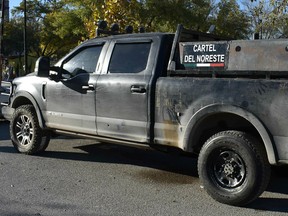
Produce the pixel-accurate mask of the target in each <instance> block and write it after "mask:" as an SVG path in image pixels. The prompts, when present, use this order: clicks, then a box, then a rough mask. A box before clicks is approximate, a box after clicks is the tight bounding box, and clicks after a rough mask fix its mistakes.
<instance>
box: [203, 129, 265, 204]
mask: <svg viewBox="0 0 288 216" xmlns="http://www.w3.org/2000/svg"><path fill="white" fill-rule="evenodd" d="M198 172H199V177H200V180H201V183H202V184H203V186H204V188H205V190H206V191H207V192H208V194H209V195H210V196H211V197H212V198H214V199H215V200H217V201H219V202H221V203H225V204H229V205H236V206H242V205H245V204H247V203H249V202H251V201H253V200H254V199H256V198H257V197H258V196H260V194H261V193H262V192H263V191H264V190H265V189H266V187H267V185H268V183H269V177H270V165H269V163H268V159H267V156H266V152H265V149H264V147H263V146H262V145H261V143H259V142H258V141H257V140H256V139H254V138H253V137H251V136H250V135H248V134H246V133H244V132H239V131H224V132H220V133H217V134H215V135H214V136H212V137H211V138H210V139H208V140H207V142H206V143H205V144H204V146H203V147H202V149H201V152H200V155H199V158H198Z"/></svg>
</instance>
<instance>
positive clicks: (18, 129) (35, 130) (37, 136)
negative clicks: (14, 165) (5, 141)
mask: <svg viewBox="0 0 288 216" xmlns="http://www.w3.org/2000/svg"><path fill="white" fill-rule="evenodd" d="M10 136H11V140H12V143H13V145H14V147H15V148H16V150H17V151H19V152H21V153H24V154H35V153H38V152H41V151H44V150H45V149H46V148H47V146H48V144H49V141H50V136H49V135H46V134H44V133H43V131H42V129H41V128H40V126H39V122H38V118H37V115H36V112H35V109H34V107H33V106H32V105H23V106H20V107H18V108H17V109H16V110H15V112H14V114H13V117H12V120H11V122H10Z"/></svg>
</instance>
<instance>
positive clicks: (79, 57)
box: [63, 46, 102, 76]
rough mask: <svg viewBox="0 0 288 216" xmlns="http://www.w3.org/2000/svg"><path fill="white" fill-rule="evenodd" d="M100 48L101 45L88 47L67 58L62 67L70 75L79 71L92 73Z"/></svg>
mask: <svg viewBox="0 0 288 216" xmlns="http://www.w3.org/2000/svg"><path fill="white" fill-rule="evenodd" d="M101 50H102V46H94V47H88V48H85V49H83V50H81V51H80V52H78V53H77V54H76V55H75V56H73V57H72V58H71V59H69V60H68V61H67V62H65V64H64V65H63V69H64V70H66V71H67V72H69V73H70V74H72V75H74V76H75V75H77V74H80V73H93V72H95V70H96V65H97V62H98V59H99V56H100V53H101Z"/></svg>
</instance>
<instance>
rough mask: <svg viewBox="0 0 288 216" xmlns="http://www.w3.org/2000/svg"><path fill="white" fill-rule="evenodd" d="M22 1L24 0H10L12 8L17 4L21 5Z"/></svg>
mask: <svg viewBox="0 0 288 216" xmlns="http://www.w3.org/2000/svg"><path fill="white" fill-rule="evenodd" d="M21 1H22V0H10V1H9V6H10V9H12V8H14V7H15V6H19V5H20V2H21Z"/></svg>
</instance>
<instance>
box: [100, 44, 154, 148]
mask: <svg viewBox="0 0 288 216" xmlns="http://www.w3.org/2000/svg"><path fill="white" fill-rule="evenodd" d="M156 49H157V47H156V45H155V43H154V42H153V41H152V40H147V39H133V40H131V39H129V40H127V39H122V40H121V39H119V40H114V41H112V42H111V44H110V47H109V49H108V52H107V55H106V60H105V63H104V66H103V70H102V73H101V75H100V76H99V78H98V81H97V89H96V110H97V130H98V135H100V136H106V137H113V138H117V139H123V140H132V141H138V142H147V140H148V139H149V124H148V122H149V111H150V110H149V104H150V102H149V99H150V98H149V96H150V93H151V92H150V91H151V88H150V86H151V84H150V82H151V78H152V74H153V68H154V61H155V60H154V59H155V55H156Z"/></svg>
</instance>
